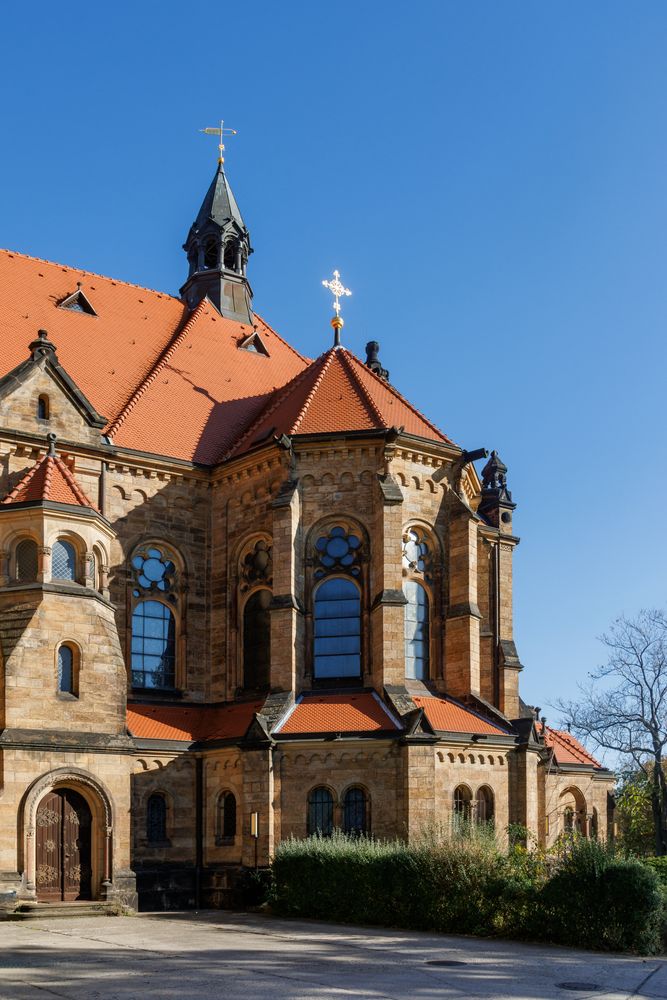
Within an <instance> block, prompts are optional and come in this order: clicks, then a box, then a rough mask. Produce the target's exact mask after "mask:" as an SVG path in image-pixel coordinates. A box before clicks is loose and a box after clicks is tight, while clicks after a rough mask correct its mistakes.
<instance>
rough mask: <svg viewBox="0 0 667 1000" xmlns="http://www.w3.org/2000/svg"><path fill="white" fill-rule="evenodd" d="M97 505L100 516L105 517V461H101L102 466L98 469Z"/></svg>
mask: <svg viewBox="0 0 667 1000" xmlns="http://www.w3.org/2000/svg"><path fill="white" fill-rule="evenodd" d="M97 501H98V503H97V505H98V507H99V508H100V512H101V514H102V517H106V510H105V509H104V508H105V507H106V502H107V463H106V462H102V468H101V469H100V481H99V485H98V497H97Z"/></svg>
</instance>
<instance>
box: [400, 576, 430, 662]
mask: <svg viewBox="0 0 667 1000" xmlns="http://www.w3.org/2000/svg"><path fill="white" fill-rule="evenodd" d="M403 593H404V594H405V597H406V599H407V604H406V605H405V608H404V612H405V676H406V677H411V678H416V679H417V680H420V681H423V680H427V679H428V674H429V617H430V608H429V599H428V594H427V592H426V588H425V587H423V586H422V585H421V583H418V582H417V581H416V580H406V581H405V583H404V584H403Z"/></svg>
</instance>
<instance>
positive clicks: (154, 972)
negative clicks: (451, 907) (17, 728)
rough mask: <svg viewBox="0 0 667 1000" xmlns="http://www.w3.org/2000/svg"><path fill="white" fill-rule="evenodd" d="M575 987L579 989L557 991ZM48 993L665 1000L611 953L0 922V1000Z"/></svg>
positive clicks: (141, 920)
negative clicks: (659, 998) (637, 999)
mask: <svg viewBox="0 0 667 1000" xmlns="http://www.w3.org/2000/svg"><path fill="white" fill-rule="evenodd" d="M433 962H436V963H437V962H445V963H455V964H444V965H437V964H431V963H433ZM576 983H579V984H582V988H580V989H565V988H564V986H563V985H562V984H576ZM583 984H588V986H584V985H583ZM53 997H62V998H67V1000H134V998H141V1000H146V998H148V1000H171V998H175V1000H176V998H177V1000H218V998H220V1000H264V998H267V1000H351V998H357V997H358V998H364V1000H366V998H367V1000H407V998H410V1000H442V998H449V997H457V998H463V997H465V998H470V1000H475V998H478V997H494V998H498V1000H542V998H547V997H548V998H551V997H561V998H565V1000H567V998H568V997H573V998H576V997H598V998H601V1000H630V998H643V997H665V998H667V958H665V959H664V960H663V959H661V958H649V959H642V958H632V957H627V956H620V955H611V956H610V955H601V954H591V953H589V952H581V951H573V950H571V949H565V948H545V947H542V946H537V945H527V944H516V943H507V942H504V941H482V940H478V939H472V938H455V937H445V936H437V935H429V934H420V933H412V932H404V931H385V930H370V929H364V928H357V927H341V926H339V925H331V924H321V923H310V922H308V923H307V922H305V921H288V920H275V919H272V918H270V917H261V916H254V915H253V916H250V915H247V914H237V913H221V912H220V911H215V912H212V911H208V912H206V913H199V914H193V913H188V914H142V915H141V916H137V917H86V916H79V917H71V918H70V917H66V918H60V919H52V920H30V921H25V922H22V923H14V922H3V923H0V1000H51V998H53Z"/></svg>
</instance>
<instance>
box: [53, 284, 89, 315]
mask: <svg viewBox="0 0 667 1000" xmlns="http://www.w3.org/2000/svg"><path fill="white" fill-rule="evenodd" d="M58 305H59V307H60V308H61V309H68V310H69V311H70V312H79V313H86V314H87V315H88V316H97V313H96V312H95V310H94V309H93V307H92V305H91V303H90V300H89V299H88V298H87V297H86V295H85V294H84V292H82V291H81V289H80V288H77V290H76V291H75V292H72V293H71V295H66V296H65V298H64V299H62V301H61V302H59V303H58Z"/></svg>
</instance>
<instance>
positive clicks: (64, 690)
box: [58, 644, 75, 694]
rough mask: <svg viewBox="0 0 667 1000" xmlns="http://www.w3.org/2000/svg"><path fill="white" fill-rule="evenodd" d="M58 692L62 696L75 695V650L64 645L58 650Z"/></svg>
mask: <svg viewBox="0 0 667 1000" xmlns="http://www.w3.org/2000/svg"><path fill="white" fill-rule="evenodd" d="M58 691H59V692H60V693H61V694H74V693H75V691H74V650H73V649H72V647H71V646H67V645H64V644H63V645H62V646H59V648H58Z"/></svg>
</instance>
